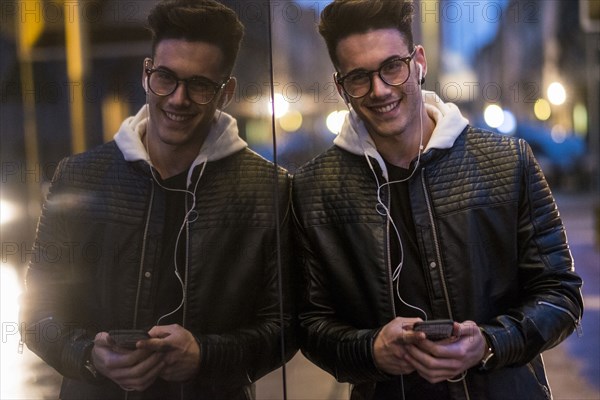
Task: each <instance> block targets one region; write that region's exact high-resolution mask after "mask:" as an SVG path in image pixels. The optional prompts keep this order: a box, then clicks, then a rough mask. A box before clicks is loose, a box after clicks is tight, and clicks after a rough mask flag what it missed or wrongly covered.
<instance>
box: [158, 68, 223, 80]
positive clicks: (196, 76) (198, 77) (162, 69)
mask: <svg viewBox="0 0 600 400" xmlns="http://www.w3.org/2000/svg"><path fill="white" fill-rule="evenodd" d="M154 69H155V70H157V71H158V70H160V71H165V72H168V73H170V74H172V75H173V76H174V77H176V78H177V79H188V80H189V79H202V80H209V81H212V79H210V78H208V77H206V76H204V75H192V76H190V77H188V78H181V77H180V76H179V75H177V74H176V73H175V71H173V70H172V69H171V68H169V67H165V66H163V65H159V66H157V67H154Z"/></svg>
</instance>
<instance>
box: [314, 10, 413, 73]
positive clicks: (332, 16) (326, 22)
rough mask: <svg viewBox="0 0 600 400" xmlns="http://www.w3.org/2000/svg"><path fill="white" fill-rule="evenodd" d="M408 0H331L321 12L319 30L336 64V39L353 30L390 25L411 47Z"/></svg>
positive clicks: (338, 40) (363, 31)
mask: <svg viewBox="0 0 600 400" xmlns="http://www.w3.org/2000/svg"><path fill="white" fill-rule="evenodd" d="M413 13H414V6H413V3H412V0H334V1H333V2H332V3H330V4H329V5H327V6H326V7H325V8H324V9H323V11H322V12H321V22H320V23H319V33H320V34H321V36H323V39H325V44H326V45H327V50H328V51H329V57H331V61H332V62H333V64H334V66H336V68H337V66H338V65H339V62H338V59H337V55H336V49H337V45H338V43H339V42H340V40H342V39H344V38H346V37H348V36H350V35H352V34H356V33H366V32H368V31H371V30H375V29H388V28H394V29H397V30H398V31H400V33H401V34H402V35H403V36H404V38H405V39H406V42H407V45H408V48H409V49H412V48H413V45H414V44H413V35H412V18H413Z"/></svg>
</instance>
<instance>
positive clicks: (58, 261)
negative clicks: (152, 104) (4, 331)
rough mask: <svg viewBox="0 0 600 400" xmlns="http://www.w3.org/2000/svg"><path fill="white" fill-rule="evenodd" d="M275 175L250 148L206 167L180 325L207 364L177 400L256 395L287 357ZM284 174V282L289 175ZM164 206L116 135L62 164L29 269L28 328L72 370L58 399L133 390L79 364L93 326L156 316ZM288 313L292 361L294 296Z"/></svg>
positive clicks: (48, 356)
mask: <svg viewBox="0 0 600 400" xmlns="http://www.w3.org/2000/svg"><path fill="white" fill-rule="evenodd" d="M201 167H202V166H198V167H197V169H198V170H199V169H200V168H201ZM198 173H199V171H196V175H194V176H198ZM274 178H275V170H274V168H273V165H272V164H271V163H269V162H267V161H266V160H264V159H263V158H262V157H260V156H258V155H257V154H256V153H254V152H252V151H251V150H249V149H247V148H246V149H243V150H241V151H238V152H236V153H234V154H232V155H230V156H227V157H225V158H223V159H221V160H218V161H214V162H208V163H207V164H206V167H205V169H204V171H203V172H202V176H201V178H200V183H199V185H198V189H197V192H196V193H197V195H196V207H195V212H196V214H195V215H192V216H190V221H191V222H190V224H189V226H188V229H189V245H188V252H189V253H188V263H187V266H186V267H185V276H186V277H187V302H186V304H185V306H184V320H185V323H184V327H185V328H186V329H188V330H189V331H191V332H192V333H193V334H194V335H195V336H196V338H197V340H198V342H199V344H200V348H201V361H200V371H199V372H198V375H197V376H196V377H195V378H194V379H192V380H190V381H189V382H186V383H185V384H183V385H182V387H183V389H182V391H181V393H182V394H181V396H177V398H179V397H181V398H194V399H215V398H228V399H229V398H231V399H246V398H250V396H249V395H248V393H250V390H249V385H250V384H251V383H252V382H254V381H256V380H257V379H258V378H260V377H262V376H263V375H265V374H266V373H268V372H269V371H271V370H273V369H275V368H277V367H278V366H280V365H281V361H282V355H281V347H280V335H281V323H280V318H279V312H280V310H279V297H278V267H277V241H276V220H275V209H276V208H275V204H274V199H275V188H276V187H275V185H274V182H275V179H274ZM194 179H195V178H194ZM278 181H279V188H278V190H277V199H278V201H279V204H280V206H279V210H280V215H281V216H280V219H279V220H280V223H281V224H280V227H281V260H282V263H281V264H282V267H283V272H284V275H283V277H284V279H283V280H282V281H283V284H284V285H286V286H284V290H287V289H286V287H287V285H288V284H289V277H288V274H287V272H288V267H287V265H288V261H289V252H288V251H287V249H288V244H289V232H288V226H289V225H290V224H289V223H288V222H289V218H288V208H289V206H288V204H289V179H288V176H287V173H286V172H285V171H283V170H280V171H279V179H278ZM164 202H165V192H164V190H163V189H162V188H161V187H159V185H157V183H156V182H155V181H154V180H153V179H152V177H151V175H150V170H149V166H148V164H147V163H145V162H143V161H137V162H127V161H125V160H124V158H123V155H122V153H121V152H120V151H119V149H118V147H117V146H116V144H115V143H114V142H109V143H107V144H105V145H102V146H100V147H99V148H96V149H94V150H92V151H90V152H87V153H84V154H81V155H77V156H73V157H70V158H68V159H65V160H63V161H62V162H61V163H60V165H59V166H58V168H57V171H56V174H55V177H54V180H53V183H52V186H51V189H50V193H49V195H48V198H47V201H46V203H45V206H44V209H43V212H42V216H41V219H40V222H39V226H38V236H37V240H36V243H35V248H34V250H33V254H34V255H36V256H34V257H33V260H32V262H31V263H30V266H29V269H28V273H27V279H26V287H27V290H26V293H25V296H24V299H23V300H24V301H23V304H22V324H21V326H22V332H21V333H22V338H23V340H24V341H25V342H26V343H27V345H28V347H29V348H30V349H31V350H33V351H34V352H35V353H36V354H38V355H39V356H40V357H41V358H42V359H44V360H45V361H46V362H47V363H48V364H49V365H51V366H52V367H54V368H55V369H56V370H58V371H59V372H60V373H61V374H62V375H64V376H65V380H64V382H63V389H62V392H61V398H62V399H72V398H76V399H83V398H93V399H107V398H125V394H124V392H123V391H122V390H121V389H120V388H118V386H116V385H115V384H113V383H112V382H110V381H108V380H102V378H99V379H94V378H93V377H92V376H91V374H90V373H89V371H88V370H87V369H86V368H84V365H83V360H84V356H85V354H86V351H89V349H90V346H91V344H92V340H93V338H94V336H95V334H96V333H97V332H100V331H108V330H110V329H115V328H135V327H146V328H148V327H151V326H153V325H154V324H155V323H156V320H155V319H154V318H153V317H152V311H153V306H154V304H155V301H154V299H153V297H152V296H153V286H154V285H156V282H155V280H156V278H155V277H158V276H159V274H158V270H159V269H160V268H161V265H158V263H159V261H160V257H159V256H158V255H159V254H160V246H161V243H162V238H161V235H162V234H163V230H162V227H163V219H164V212H165V203H164ZM174 295H175V296H181V293H175V294H174ZM287 298H288V297H286V299H287ZM284 310H285V321H284V322H285V329H284V330H285V334H286V344H287V350H286V355H285V356H286V359H289V358H290V357H291V356H292V355H293V353H294V352H295V349H296V345H295V343H294V339H293V326H292V321H293V320H292V315H291V304H290V302H286V304H284ZM161 390H163V388H162V387H161V383H160V382H159V381H157V383H156V384H155V385H154V386H152V387H150V389H148V390H147V391H146V392H145V393H143V394H141V395H140V394H139V393H131V394H129V397H128V398H130V399H132V398H173V397H171V395H166V394H165V393H164V392H161ZM165 396H167V397H165Z"/></svg>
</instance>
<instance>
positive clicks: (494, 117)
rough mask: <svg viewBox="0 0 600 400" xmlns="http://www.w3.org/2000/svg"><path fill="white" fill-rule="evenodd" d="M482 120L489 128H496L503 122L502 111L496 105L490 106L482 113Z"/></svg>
mask: <svg viewBox="0 0 600 400" xmlns="http://www.w3.org/2000/svg"><path fill="white" fill-rule="evenodd" d="M483 119H484V120H485V123H486V124H488V126H489V127H492V128H498V127H499V126H501V125H502V123H503V122H504V110H502V107H500V106H499V105H497V104H490V105H489V106H487V107H486V108H485V111H484V112H483Z"/></svg>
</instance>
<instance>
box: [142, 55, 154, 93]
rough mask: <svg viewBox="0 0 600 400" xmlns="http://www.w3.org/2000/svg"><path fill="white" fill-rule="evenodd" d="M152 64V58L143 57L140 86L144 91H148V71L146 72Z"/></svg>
mask: <svg viewBox="0 0 600 400" xmlns="http://www.w3.org/2000/svg"><path fill="white" fill-rule="evenodd" d="M151 66H152V60H151V59H149V58H146V59H144V67H143V68H142V87H143V88H144V92H146V93H148V73H147V72H146V71H147V70H148V69H150V68H151Z"/></svg>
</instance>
